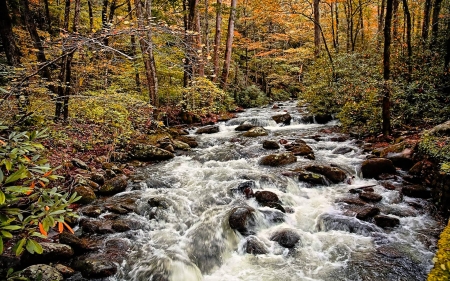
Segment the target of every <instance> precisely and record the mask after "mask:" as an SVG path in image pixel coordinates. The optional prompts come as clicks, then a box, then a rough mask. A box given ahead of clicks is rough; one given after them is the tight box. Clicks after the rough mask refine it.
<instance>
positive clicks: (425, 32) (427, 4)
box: [422, 0, 431, 45]
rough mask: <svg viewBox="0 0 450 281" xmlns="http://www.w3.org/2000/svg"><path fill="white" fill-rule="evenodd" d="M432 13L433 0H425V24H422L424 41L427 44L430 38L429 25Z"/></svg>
mask: <svg viewBox="0 0 450 281" xmlns="http://www.w3.org/2000/svg"><path fill="white" fill-rule="evenodd" d="M430 15H431V0H425V5H424V8H423V25H422V43H423V44H424V45H425V44H426V42H427V39H428V32H429V28H430V27H429V25H430Z"/></svg>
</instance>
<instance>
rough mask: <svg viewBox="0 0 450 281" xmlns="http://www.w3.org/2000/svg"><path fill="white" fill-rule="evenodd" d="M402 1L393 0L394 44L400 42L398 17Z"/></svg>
mask: <svg viewBox="0 0 450 281" xmlns="http://www.w3.org/2000/svg"><path fill="white" fill-rule="evenodd" d="M399 4H400V2H399V0H394V1H393V4H392V5H393V7H392V17H393V31H392V37H393V39H394V40H393V41H394V44H395V43H398V26H399V24H400V21H399V18H398V6H399Z"/></svg>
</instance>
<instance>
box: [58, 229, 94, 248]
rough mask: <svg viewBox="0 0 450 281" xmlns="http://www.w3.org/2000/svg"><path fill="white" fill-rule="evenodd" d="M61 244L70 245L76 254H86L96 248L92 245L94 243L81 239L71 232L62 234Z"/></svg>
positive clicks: (60, 237)
mask: <svg viewBox="0 0 450 281" xmlns="http://www.w3.org/2000/svg"><path fill="white" fill-rule="evenodd" d="M59 242H60V243H63V244H66V245H69V246H70V247H71V248H72V249H73V250H74V251H75V252H84V251H87V250H93V249H94V248H95V247H93V246H91V245H90V244H92V242H89V241H88V240H85V239H80V238H78V237H77V236H76V235H74V234H72V233H69V232H63V233H60V234H59Z"/></svg>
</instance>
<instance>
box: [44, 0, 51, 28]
mask: <svg viewBox="0 0 450 281" xmlns="http://www.w3.org/2000/svg"><path fill="white" fill-rule="evenodd" d="M44 9H45V20H46V23H47V32H48V33H49V34H52V23H51V19H50V10H49V8H48V0H44Z"/></svg>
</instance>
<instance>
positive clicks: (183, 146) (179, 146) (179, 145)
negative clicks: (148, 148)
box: [173, 140, 191, 151]
mask: <svg viewBox="0 0 450 281" xmlns="http://www.w3.org/2000/svg"><path fill="white" fill-rule="evenodd" d="M173 146H174V148H175V149H179V150H184V151H188V150H191V147H190V146H189V144H187V143H185V142H182V141H178V140H174V141H173Z"/></svg>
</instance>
